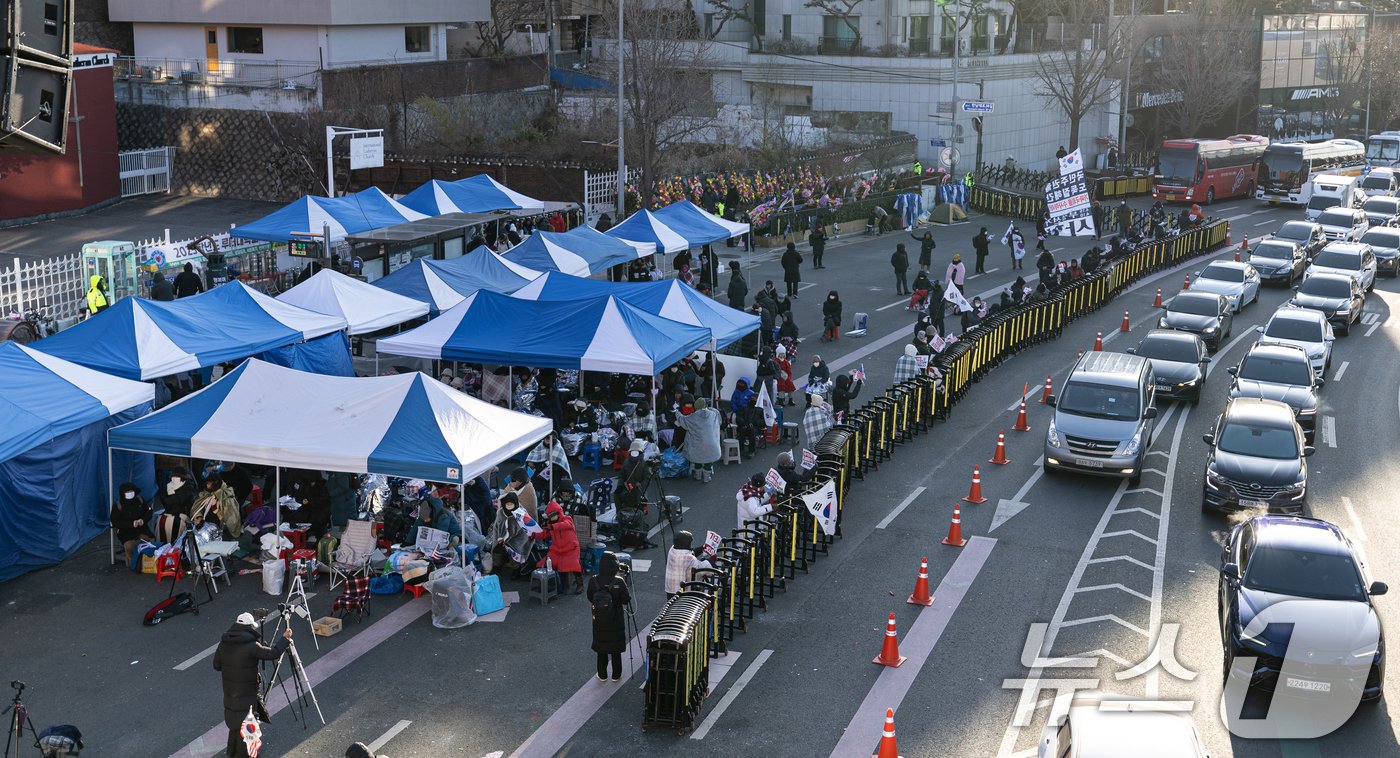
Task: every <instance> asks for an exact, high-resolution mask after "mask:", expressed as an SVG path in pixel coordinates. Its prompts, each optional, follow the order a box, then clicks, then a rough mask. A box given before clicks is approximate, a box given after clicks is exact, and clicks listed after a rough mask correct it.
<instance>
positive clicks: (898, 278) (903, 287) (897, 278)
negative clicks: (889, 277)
mask: <svg viewBox="0 0 1400 758" xmlns="http://www.w3.org/2000/svg"><path fill="white" fill-rule="evenodd" d="M890 267H891V268H893V269H894V288H895V294H896V295H907V294H909V276H908V275H909V253H907V252H905V250H904V243H903V242H901V243H899V244H897V245H895V246H894V252H893V253H890Z"/></svg>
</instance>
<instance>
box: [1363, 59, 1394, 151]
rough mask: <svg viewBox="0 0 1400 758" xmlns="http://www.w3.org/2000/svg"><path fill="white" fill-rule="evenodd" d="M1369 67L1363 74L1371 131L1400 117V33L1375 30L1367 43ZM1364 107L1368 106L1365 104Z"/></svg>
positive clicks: (1379, 129) (1387, 127)
mask: <svg viewBox="0 0 1400 758" xmlns="http://www.w3.org/2000/svg"><path fill="white" fill-rule="evenodd" d="M1366 48H1367V49H1366V69H1365V71H1364V72H1363V74H1362V81H1363V85H1362V86H1363V88H1364V87H1365V86H1367V85H1366V84H1365V83H1369V86H1370V89H1369V90H1368V91H1364V92H1363V93H1362V97H1363V98H1364V101H1365V102H1369V104H1370V108H1371V119H1370V122H1371V132H1372V133H1373V134H1374V133H1375V132H1379V131H1382V130H1384V129H1389V128H1390V126H1391V124H1392V123H1394V122H1395V120H1396V118H1398V117H1400V77H1397V76H1395V72H1396V71H1400V37H1397V36H1396V35H1394V34H1373V35H1371V38H1370V40H1368V41H1367V43H1366ZM1363 107H1365V106H1364V105H1363Z"/></svg>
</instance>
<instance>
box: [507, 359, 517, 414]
mask: <svg viewBox="0 0 1400 758" xmlns="http://www.w3.org/2000/svg"><path fill="white" fill-rule="evenodd" d="M506 407H507V408H509V409H511V410H515V367H514V366H507V367H506Z"/></svg>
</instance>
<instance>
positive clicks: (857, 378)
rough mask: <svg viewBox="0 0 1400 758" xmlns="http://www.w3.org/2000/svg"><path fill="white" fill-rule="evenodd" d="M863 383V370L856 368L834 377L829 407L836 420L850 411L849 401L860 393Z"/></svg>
mask: <svg viewBox="0 0 1400 758" xmlns="http://www.w3.org/2000/svg"><path fill="white" fill-rule="evenodd" d="M864 384H865V381H864V376H863V372H860V371H859V370H858V369H857V370H854V371H851V373H849V374H842V375H841V376H838V377H836V384H835V385H834V386H833V387H832V389H831V407H832V410H833V411H834V412H835V414H836V419H837V420H838V421H839V420H841V419H844V418H845V417H846V414H848V413H850V412H851V401H852V400H855V399H856V397H857V396H859V395H860V388H861V386H862V385H864Z"/></svg>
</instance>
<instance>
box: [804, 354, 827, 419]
mask: <svg viewBox="0 0 1400 758" xmlns="http://www.w3.org/2000/svg"><path fill="white" fill-rule="evenodd" d="M830 381H831V369H830V368H828V367H827V365H826V361H824V360H822V357H821V356H820V355H813V356H812V369H811V370H810V371H808V372H807V388H808V392H814V393H816V394H819V395H822V394H826V390H825V388H826V385H827V384H828V383H829V382H830ZM811 404H812V403H811V397H810V395H809V396H808V402H807V405H809V406H810V405H811Z"/></svg>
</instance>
